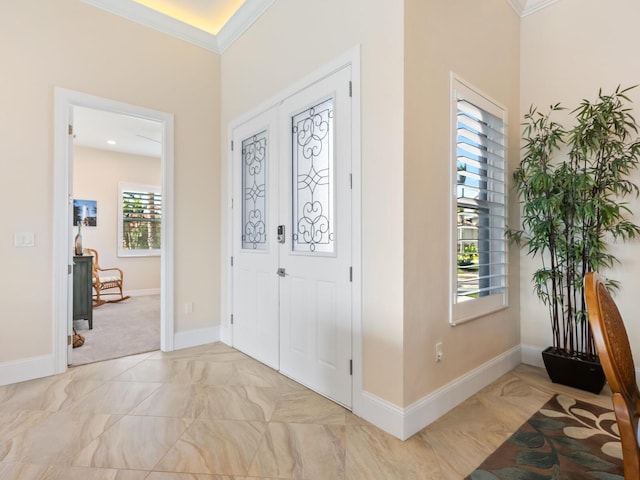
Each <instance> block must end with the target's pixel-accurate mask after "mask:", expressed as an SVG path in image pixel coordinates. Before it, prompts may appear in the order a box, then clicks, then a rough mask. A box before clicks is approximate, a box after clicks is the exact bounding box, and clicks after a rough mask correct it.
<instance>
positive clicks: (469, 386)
mask: <svg viewBox="0 0 640 480" xmlns="http://www.w3.org/2000/svg"><path fill="white" fill-rule="evenodd" d="M520 358H521V352H520V345H517V346H515V347H513V348H512V349H510V350H507V351H506V352H504V353H502V354H501V355H498V356H497V357H495V358H493V359H491V360H489V361H488V362H486V363H485V364H483V365H480V366H479V367H478V368H476V369H474V370H472V371H470V372H468V373H467V374H465V375H463V376H462V377H460V378H458V379H456V380H454V381H453V382H451V383H449V384H447V385H445V386H444V387H442V388H439V389H438V390H436V391H434V392H433V393H430V394H429V395H427V396H426V397H423V398H422V399H420V400H418V401H417V402H415V403H413V404H412V405H409V406H408V407H406V408H401V407H398V406H397V405H394V404H392V403H389V402H387V401H386V400H383V399H381V398H378V397H376V396H375V395H372V394H371V393H369V392H363V394H362V405H361V410H360V413H359V415H360V416H361V417H362V418H364V419H365V420H367V421H369V422H371V423H373V424H374V425H375V426H377V427H379V428H381V429H382V430H384V431H385V432H387V433H389V434H391V435H393V436H394V437H397V438H399V439H400V440H406V439H407V438H409V437H411V436H412V435H413V434H415V433H417V432H419V431H420V430H422V429H423V428H424V427H426V426H427V425H429V424H430V423H432V422H434V421H435V420H437V419H438V418H440V417H441V416H442V415H444V414H445V413H447V412H448V411H449V410H451V409H453V408H454V407H455V406H457V405H459V404H461V403H462V402H464V401H465V400H466V399H468V398H469V397H470V396H472V395H474V394H475V393H477V392H478V391H480V390H482V389H483V388H484V387H486V386H487V385H489V384H491V383H492V382H494V381H496V380H497V379H498V378H500V377H501V376H502V375H504V374H505V373H507V372H510V371H511V370H513V369H514V368H515V367H517V366H518V365H519V364H520V363H521V362H520Z"/></svg>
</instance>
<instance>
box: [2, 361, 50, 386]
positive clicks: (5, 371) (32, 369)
mask: <svg viewBox="0 0 640 480" xmlns="http://www.w3.org/2000/svg"><path fill="white" fill-rule="evenodd" d="M56 373H59V372H57V371H56V362H55V358H54V356H53V355H41V356H38V357H31V358H25V359H20V360H11V361H9V362H3V363H0V387H1V386H3V385H10V384H12V383H18V382H24V381H26V380H33V379H36V378H42V377H49V376H51V375H55V374H56Z"/></svg>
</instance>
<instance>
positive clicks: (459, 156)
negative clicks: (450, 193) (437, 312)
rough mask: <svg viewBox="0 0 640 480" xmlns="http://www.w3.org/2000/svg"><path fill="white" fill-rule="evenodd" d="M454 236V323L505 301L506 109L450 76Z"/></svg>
mask: <svg viewBox="0 0 640 480" xmlns="http://www.w3.org/2000/svg"><path fill="white" fill-rule="evenodd" d="M453 94H454V96H453V99H454V102H453V105H454V112H453V122H452V123H453V124H452V127H453V128H452V131H453V135H452V137H453V148H452V150H453V167H454V168H455V170H454V171H455V181H454V182H452V184H453V187H454V189H455V205H454V207H455V208H454V212H455V214H454V215H453V217H454V219H453V221H454V226H455V228H454V230H455V242H453V244H454V252H453V253H454V255H453V258H454V262H453V263H454V265H453V271H454V272H455V274H454V275H453V278H454V281H453V282H452V286H453V289H454V291H453V295H452V297H453V308H452V318H451V321H452V323H454V324H455V323H459V322H462V321H465V320H470V319H472V318H476V317H479V316H482V315H485V314H487V313H489V312H491V311H495V310H497V309H499V308H503V307H505V306H506V290H507V240H506V238H505V235H504V234H505V230H506V201H507V198H506V178H505V176H506V172H505V170H506V166H505V158H506V121H505V111H504V109H502V108H501V107H499V106H498V105H497V104H496V103H494V102H493V101H491V100H489V99H487V98H486V97H484V96H482V95H480V94H479V93H477V92H475V91H473V90H472V89H470V88H469V87H468V86H466V85H465V84H463V83H462V82H460V81H458V80H454V81H453Z"/></svg>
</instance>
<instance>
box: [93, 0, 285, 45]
mask: <svg viewBox="0 0 640 480" xmlns="http://www.w3.org/2000/svg"><path fill="white" fill-rule="evenodd" d="M82 2H84V3H86V4H89V5H92V6H94V7H97V8H99V9H101V10H104V11H106V12H109V13H113V14H114V15H118V16H120V17H123V18H126V19H127V20H131V21H132V22H136V23H139V24H140V25H144V26H146V27H149V28H153V29H154V30H157V31H159V32H162V33H166V34H167V35H171V36H172V37H175V38H179V39H180V40H184V41H185V42H188V43H191V44H193V45H196V46H198V47H202V48H204V49H206V50H209V51H211V52H214V53H218V54H221V53H223V52H224V51H225V50H226V49H227V48H228V47H229V46H230V45H231V44H232V43H233V42H235V41H236V40H237V39H238V38H239V37H240V36H241V35H242V34H243V33H244V32H245V31H246V30H247V29H248V28H249V27H250V26H251V25H252V24H253V22H255V21H256V20H257V19H258V18H260V16H261V15H262V14H263V13H264V12H266V11H267V9H268V8H269V7H270V6H271V5H272V4H273V3H274V2H275V0H245V2H244V3H243V4H242V5H241V6H240V8H239V9H238V10H237V11H236V13H234V14H233V16H232V17H231V18H230V19H229V21H227V23H226V24H225V25H224V26H223V27H222V29H221V30H220V32H218V34H217V35H214V34H212V33H209V32H205V31H204V30H201V29H199V28H197V27H194V26H193V25H189V24H188V23H185V22H183V21H181V20H178V19H176V18H173V17H170V16H169V15H165V14H164V13H160V12H158V11H156V10H154V9H152V8H149V7H147V6H145V5H142V4H140V3H137V2H135V1H133V0H82Z"/></svg>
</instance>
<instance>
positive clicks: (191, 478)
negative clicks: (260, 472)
mask: <svg viewBox="0 0 640 480" xmlns="http://www.w3.org/2000/svg"><path fill="white" fill-rule="evenodd" d="M146 480H245V476H244V475H241V476H239V477H238V476H235V475H208V474H203V473H172V472H151V473H150V474H149V476H148V477H147V478H146ZM254 480H259V479H254Z"/></svg>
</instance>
